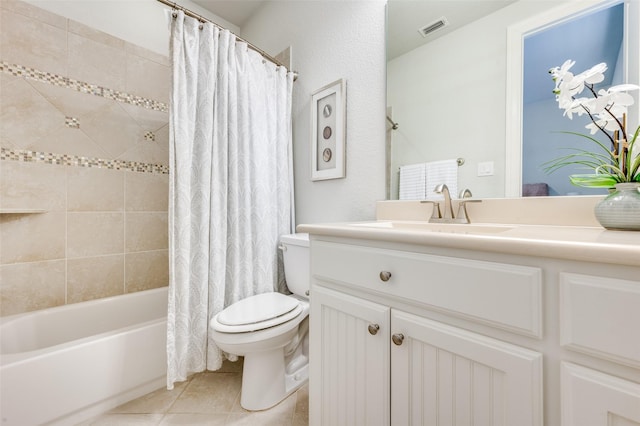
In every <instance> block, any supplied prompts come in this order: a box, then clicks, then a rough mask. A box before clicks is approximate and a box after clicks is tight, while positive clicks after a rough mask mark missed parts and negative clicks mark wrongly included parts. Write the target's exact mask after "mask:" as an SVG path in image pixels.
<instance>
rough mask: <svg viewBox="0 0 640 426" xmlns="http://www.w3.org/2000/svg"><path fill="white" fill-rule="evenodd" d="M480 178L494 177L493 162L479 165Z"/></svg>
mask: <svg viewBox="0 0 640 426" xmlns="http://www.w3.org/2000/svg"><path fill="white" fill-rule="evenodd" d="M478 176H493V161H484V162H482V163H478Z"/></svg>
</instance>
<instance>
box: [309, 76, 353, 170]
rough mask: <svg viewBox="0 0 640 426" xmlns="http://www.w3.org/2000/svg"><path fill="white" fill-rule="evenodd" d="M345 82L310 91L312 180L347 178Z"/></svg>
mask: <svg viewBox="0 0 640 426" xmlns="http://www.w3.org/2000/svg"><path fill="white" fill-rule="evenodd" d="M345 105H346V102H345V81H344V79H340V80H338V81H335V82H333V83H331V84H328V85H326V86H325V87H323V88H321V89H318V90H316V91H315V92H313V93H312V94H311V180H326V179H338V178H344V177H345V175H346V167H345V165H346V164H345V129H346V123H345V112H346V111H345Z"/></svg>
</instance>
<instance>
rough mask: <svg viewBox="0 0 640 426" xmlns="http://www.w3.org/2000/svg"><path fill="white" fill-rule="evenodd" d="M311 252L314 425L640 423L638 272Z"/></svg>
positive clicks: (379, 248) (373, 246)
mask: <svg viewBox="0 0 640 426" xmlns="http://www.w3.org/2000/svg"><path fill="white" fill-rule="evenodd" d="M311 253H312V254H311V256H312V257H311V269H312V284H311V312H310V327H311V329H310V352H311V354H312V357H311V360H310V387H309V392H310V416H309V418H310V424H311V425H312V426H313V425H316V426H318V425H330V426H338V425H366V426H373V425H394V426H396V425H430V426H431V425H434V426H435V425H453V424H455V425H472V424H473V425H490V426H497V425H506V426H511V425H518V426H527V425H531V426H542V425H560V424H561V425H563V426H569V425H571V426H578V425H580V426H590V425H593V426H596V425H598V426H600V425H602V426H605V425H617V426H630V425H635V426H638V425H640V413H639V412H638V411H639V410H640V385H639V384H638V381H639V378H640V371H639V370H640V347H639V346H638V345H639V344H640V334H639V333H640V331H639V329H638V324H640V309H638V307H639V306H640V299H638V297H639V296H640V282H639V281H636V280H634V279H612V280H609V281H608V280H606V279H605V280H603V279H602V278H601V277H600V278H599V279H598V278H597V277H594V276H589V275H582V274H577V273H575V271H580V272H582V271H583V269H579V268H577V267H576V266H575V265H569V264H566V265H565V264H563V263H562V262H557V261H552V260H549V261H545V260H544V259H540V258H525V257H522V258H521V257H518V256H503V255H498V254H489V255H487V254H486V253H475V252H473V251H469V250H451V249H446V250H440V249H438V248H435V247H423V246H417V245H410V244H398V243H390V244H387V243H384V242H378V241H370V240H358V239H348V238H336V237H321V238H312V244H311ZM593 269H594V270H599V269H598V268H593ZM622 269H623V271H624V274H623V276H624V278H629V277H634V271H635V269H637V268H635V269H634V268H633V267H632V268H626V269H625V268H622ZM568 271H570V272H568ZM637 277H640V275H638V276H637ZM607 284H611V285H610V286H609V285H607ZM602 286H604V289H602V288H601V287H602ZM585 310H586V311H585ZM610 310H613V311H614V312H613V316H607V315H608V313H607V312H605V311H610ZM588 312H592V313H594V316H591V315H587V313H588ZM585 317H586V318H585ZM594 318H596V319H598V320H596V319H594ZM622 318H627V321H626V322H624V323H623V324H620V323H619V322H620V320H621V319H622ZM545 324H546V325H547V326H546V327H545ZM612 327H614V329H612ZM588 329H589V330H588ZM621 335H622V336H621ZM621 337H622V338H621ZM621 340H624V341H622V342H621ZM543 358H544V365H543ZM629 373H631V374H629ZM626 376H631V377H630V378H631V380H628V378H627V377H626Z"/></svg>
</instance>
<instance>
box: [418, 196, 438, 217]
mask: <svg viewBox="0 0 640 426" xmlns="http://www.w3.org/2000/svg"><path fill="white" fill-rule="evenodd" d="M420 203H422V204H426V203H430V204H433V210H432V211H431V219H440V218H441V217H442V214H441V213H440V203H439V202H437V201H430V200H422V201H420Z"/></svg>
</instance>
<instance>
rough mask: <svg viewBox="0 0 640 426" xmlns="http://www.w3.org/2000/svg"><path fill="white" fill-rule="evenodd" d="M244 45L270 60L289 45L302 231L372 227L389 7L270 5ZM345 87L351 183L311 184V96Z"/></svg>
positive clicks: (379, 173)
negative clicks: (308, 226)
mask: <svg viewBox="0 0 640 426" xmlns="http://www.w3.org/2000/svg"><path fill="white" fill-rule="evenodd" d="M242 37H243V38H245V39H247V40H249V41H251V42H253V43H256V44H258V45H259V46H260V47H261V48H262V49H264V50H266V51H267V52H269V53H271V54H277V53H278V52H280V51H282V50H283V49H285V48H286V47H287V46H289V45H291V46H292V48H293V52H292V54H293V69H294V70H296V71H298V73H299V77H298V80H297V81H296V82H295V84H294V88H293V94H294V95H293V96H294V98H293V139H294V168H295V185H296V191H295V197H296V214H297V220H296V222H297V223H317V222H335V221H351V220H366V219H373V218H374V216H375V202H376V201H377V200H383V199H384V198H385V175H384V173H385V170H384V164H385V118H384V117H385V102H384V100H385V72H384V70H385V60H386V59H385V1H384V0H367V1H326V0H324V1H314V0H300V1H286V0H281V1H270V2H268V3H266V4H265V5H264V6H263V7H262V8H261V9H260V10H259V12H258V14H256V15H255V16H254V17H253V18H252V19H251V20H250V22H248V23H247V24H246V25H245V26H244V27H243V28H242ZM339 78H344V79H345V80H346V82H347V96H346V98H347V132H346V139H347V158H346V160H347V177H346V179H336V180H328V181H318V182H312V181H311V180H310V176H311V172H310V167H311V166H310V163H311V160H310V149H309V147H310V133H311V130H310V121H311V119H310V108H311V106H310V100H311V93H312V92H314V91H315V90H316V89H318V88H320V87H323V86H325V85H326V84H328V83H331V82H333V81H335V80H338V79H339Z"/></svg>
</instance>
